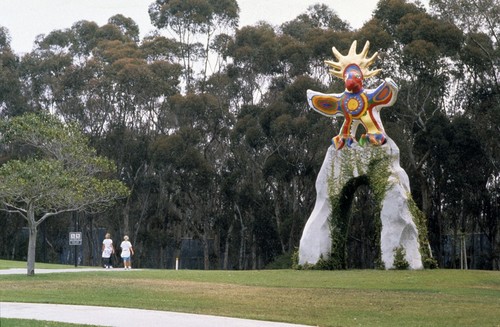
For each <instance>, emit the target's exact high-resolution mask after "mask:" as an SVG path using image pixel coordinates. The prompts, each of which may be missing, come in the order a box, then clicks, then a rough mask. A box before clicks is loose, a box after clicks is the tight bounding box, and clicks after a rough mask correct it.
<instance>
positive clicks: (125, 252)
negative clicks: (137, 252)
mask: <svg viewBox="0 0 500 327" xmlns="http://www.w3.org/2000/svg"><path fill="white" fill-rule="evenodd" d="M120 247H121V248H122V253H121V257H122V259H123V266H124V268H125V270H127V269H132V265H131V263H130V261H131V260H130V257H131V256H133V255H134V249H133V248H132V243H130V241H129V240H128V236H127V235H125V236H124V237H123V242H122V243H121V244H120Z"/></svg>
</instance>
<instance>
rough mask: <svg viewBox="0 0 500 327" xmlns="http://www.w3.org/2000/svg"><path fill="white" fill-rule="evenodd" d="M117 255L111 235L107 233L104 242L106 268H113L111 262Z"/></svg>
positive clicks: (103, 256)
mask: <svg viewBox="0 0 500 327" xmlns="http://www.w3.org/2000/svg"><path fill="white" fill-rule="evenodd" d="M114 253H115V247H114V246H113V240H112V239H111V234H110V233H106V236H105V237H104V240H103V241H102V261H103V264H104V268H106V269H110V268H113V264H112V262H111V255H112V254H114Z"/></svg>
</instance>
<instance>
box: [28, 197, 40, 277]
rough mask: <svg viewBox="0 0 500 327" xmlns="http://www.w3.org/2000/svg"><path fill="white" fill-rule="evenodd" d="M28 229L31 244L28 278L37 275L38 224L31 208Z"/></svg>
mask: <svg viewBox="0 0 500 327" xmlns="http://www.w3.org/2000/svg"><path fill="white" fill-rule="evenodd" d="M28 228H29V242H28V261H27V267H28V276H34V275H35V255H36V236H37V232H38V231H37V228H38V224H37V223H36V221H35V211H34V210H33V209H32V208H31V206H30V209H29V210H28Z"/></svg>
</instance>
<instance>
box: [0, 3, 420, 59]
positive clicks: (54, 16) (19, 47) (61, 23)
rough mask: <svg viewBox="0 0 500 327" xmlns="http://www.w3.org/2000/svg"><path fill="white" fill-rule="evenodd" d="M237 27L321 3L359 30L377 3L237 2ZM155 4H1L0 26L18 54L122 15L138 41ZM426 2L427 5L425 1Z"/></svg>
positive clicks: (286, 15)
mask: <svg viewBox="0 0 500 327" xmlns="http://www.w3.org/2000/svg"><path fill="white" fill-rule="evenodd" d="M237 1H238V5H239V7H240V27H241V26H245V25H253V24H255V23H256V22H257V21H260V20H264V21H267V22H269V23H271V24H274V25H279V24H281V23H283V22H286V21H289V20H292V19H294V18H295V17H297V16H298V15H299V14H301V13H304V12H305V11H306V10H307V8H308V7H309V6H310V5H313V4H316V3H324V4H326V5H327V6H328V7H330V8H331V9H333V10H335V12H336V13H337V14H338V15H339V17H340V18H341V19H343V20H346V21H348V22H349V23H350V24H351V26H352V27H354V28H359V27H361V26H362V25H363V23H364V22H366V21H368V20H369V19H370V17H371V16H372V13H373V11H374V9H375V8H376V5H377V2H378V1H377V0H349V1H347V0H237ZM153 2H154V0H0V25H1V26H4V27H6V28H7V29H8V30H9V32H10V36H11V39H12V40H11V47H12V49H13V50H14V51H15V52H17V53H24V52H29V51H31V50H32V48H33V43H34V41H35V37H36V36H37V35H39V34H48V33H50V32H51V31H53V30H55V29H65V28H70V27H71V26H72V25H73V23H75V22H77V21H80V20H89V21H94V22H96V23H97V24H98V25H104V24H105V23H106V22H107V20H108V18H109V17H111V16H113V15H116V14H122V15H124V16H126V17H130V18H132V19H133V20H134V21H135V22H136V23H137V24H138V25H139V28H140V33H141V38H142V37H143V36H144V35H146V34H147V33H148V32H150V31H151V30H153V29H154V27H153V26H152V25H151V23H150V20H149V15H148V6H149V5H150V4H151V3H153ZM425 2H427V1H425Z"/></svg>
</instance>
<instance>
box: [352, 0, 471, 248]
mask: <svg viewBox="0 0 500 327" xmlns="http://www.w3.org/2000/svg"><path fill="white" fill-rule="evenodd" d="M365 38H366V39H369V40H370V41H371V45H372V47H374V48H378V49H380V57H381V59H382V60H381V66H382V68H383V69H384V74H387V75H389V76H391V77H392V78H395V79H396V81H397V83H398V85H399V87H400V91H399V96H398V101H397V103H396V104H395V105H394V106H393V107H392V108H391V109H390V110H387V111H385V112H382V115H385V116H386V117H387V118H386V119H385V124H384V125H385V127H386V129H388V134H389V135H392V136H393V137H397V138H398V140H399V142H398V146H399V147H400V149H401V153H402V156H401V157H402V164H403V166H404V167H405V168H406V169H407V171H408V173H409V175H410V176H411V179H412V190H413V194H414V196H415V198H416V199H417V201H418V203H419V205H420V206H421V208H422V210H423V211H424V213H425V214H426V216H427V217H428V219H429V225H430V226H429V227H430V228H429V230H430V238H431V244H432V245H433V246H435V247H439V244H440V242H441V237H442V234H441V232H442V231H443V230H442V229H441V228H440V226H441V225H442V224H443V221H442V219H444V217H443V215H442V207H441V201H442V199H441V198H440V197H441V196H442V189H441V188H440V187H439V180H440V179H439V176H440V174H439V172H440V171H441V170H442V169H445V168H444V162H440V161H438V160H436V161H434V159H433V158H432V156H433V155H437V154H438V153H437V151H438V150H437V147H436V146H434V145H433V144H432V143H430V144H428V145H429V147H427V148H425V147H423V146H421V145H422V144H418V143H417V139H418V137H417V136H418V134H419V133H424V134H426V133H428V132H429V130H428V129H429V128H431V122H432V119H433V117H436V116H439V115H443V116H442V117H445V118H446V117H447V116H446V115H447V112H446V109H447V107H446V106H445V99H446V98H447V97H449V96H450V94H451V91H452V88H451V87H450V86H451V85H452V84H451V82H452V76H453V74H455V73H456V65H455V63H456V62H457V59H458V54H459V51H460V48H461V45H462V40H463V34H462V33H461V31H460V29H458V28H457V27H456V26H455V25H453V24H451V23H449V22H447V21H444V20H442V19H440V18H439V17H435V16H431V15H430V14H428V13H426V11H425V9H424V8H423V7H422V6H419V5H416V4H413V3H410V2H408V1H406V0H382V1H380V2H379V3H378V5H377V9H376V10H375V12H374V16H373V19H372V20H371V21H370V22H368V23H367V24H365V26H364V27H363V28H362V29H361V30H360V39H362V40H363V39H365ZM435 127H439V125H433V126H432V128H435ZM435 141H436V142H441V141H443V142H445V140H439V139H437V140H435ZM446 141H447V140H446ZM432 163H436V165H433V164H432ZM440 254H441V251H439V252H438V256H440Z"/></svg>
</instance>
